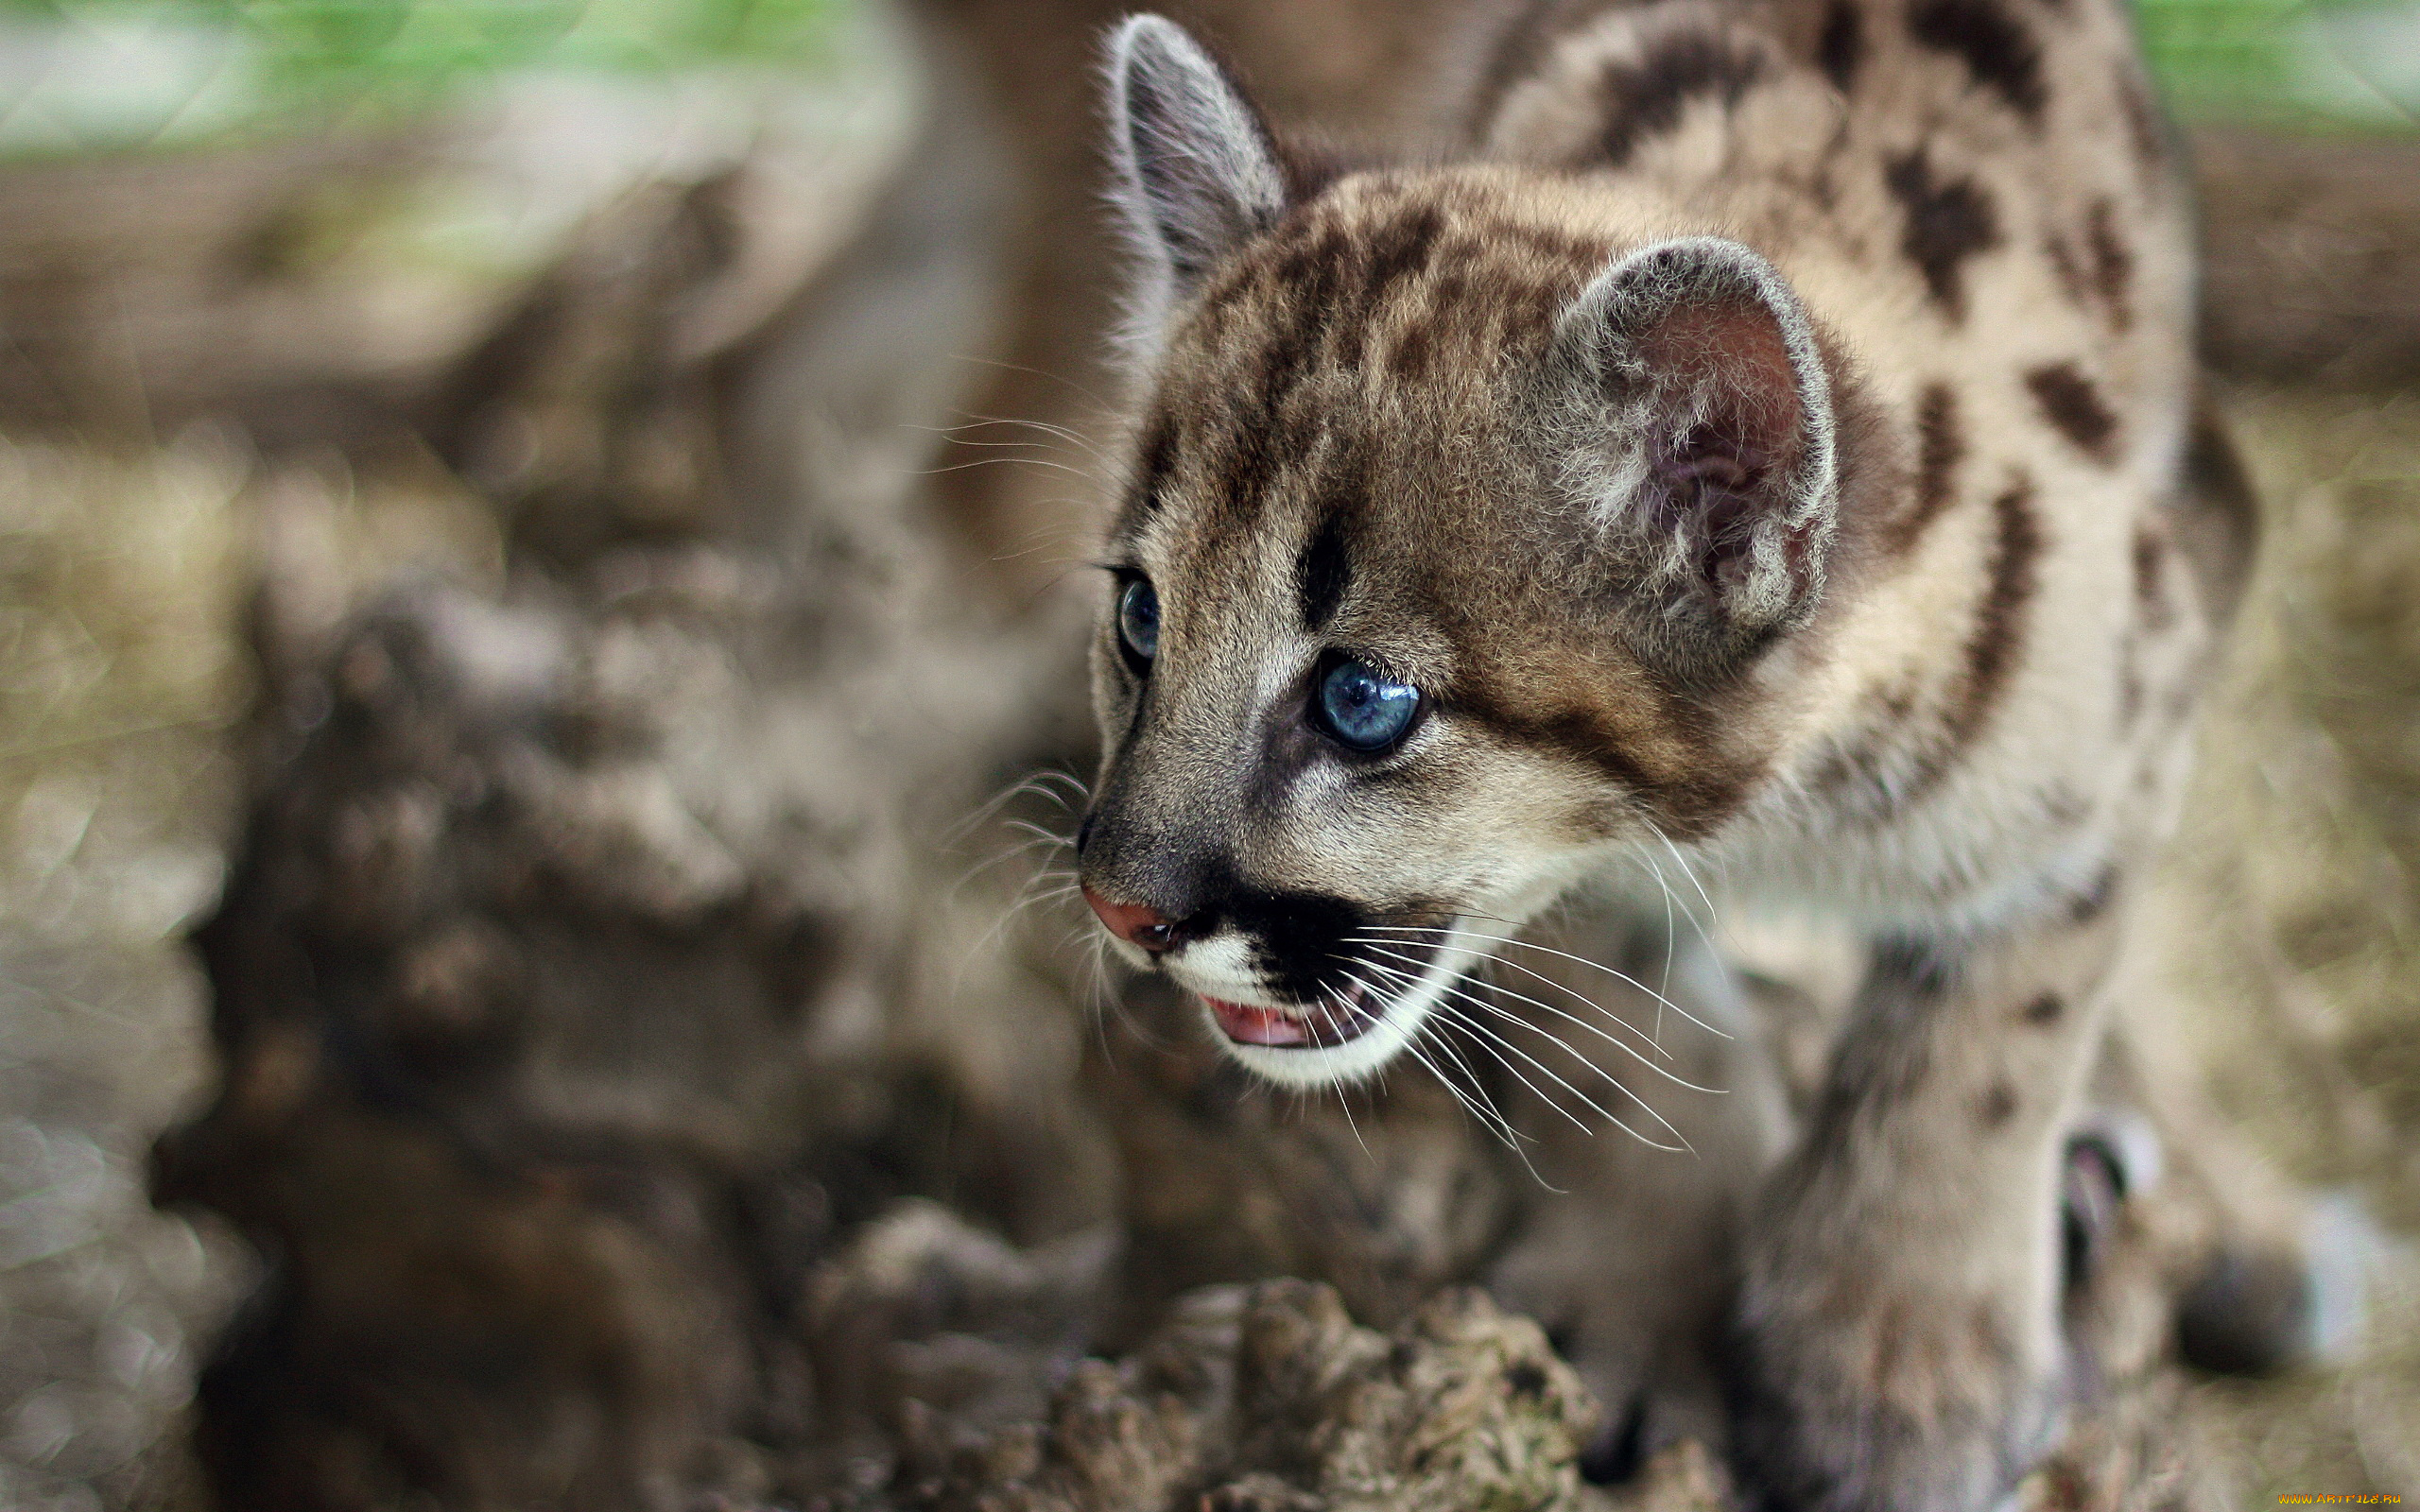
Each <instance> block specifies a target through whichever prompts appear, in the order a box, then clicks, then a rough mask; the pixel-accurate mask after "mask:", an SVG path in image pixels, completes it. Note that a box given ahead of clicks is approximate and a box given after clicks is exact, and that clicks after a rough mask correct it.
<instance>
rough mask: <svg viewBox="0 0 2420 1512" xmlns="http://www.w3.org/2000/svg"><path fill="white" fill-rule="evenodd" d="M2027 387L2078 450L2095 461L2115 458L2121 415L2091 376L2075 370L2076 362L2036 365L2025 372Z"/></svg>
mask: <svg viewBox="0 0 2420 1512" xmlns="http://www.w3.org/2000/svg"><path fill="white" fill-rule="evenodd" d="M2025 387H2027V388H2028V389H2030V390H2031V391H2032V394H2033V402H2034V404H2038V405H2040V406H2041V409H2042V418H2043V419H2044V420H2047V421H2049V422H2050V423H2051V425H2052V426H2053V427H2054V428H2056V429H2057V431H2058V433H2059V434H2060V435H2062V436H2064V437H2066V438H2067V439H2068V440H2070V441H2072V442H2074V443H2075V447H2076V450H2078V451H2080V452H2082V453H2083V454H2084V455H2086V456H2089V457H2091V458H2092V459H2093V460H2094V461H2096V462H2110V461H2114V460H2116V458H2117V455H2118V446H2117V440H2118V417H2117V416H2115V415H2113V414H2111V413H2110V412H2109V406H2108V404H2105V403H2104V402H2103V401H2102V400H2101V397H2100V389H2098V388H2096V387H2093V384H2092V380H2091V379H2089V378H2086V377H2085V376H2084V375H2083V374H2082V373H2080V372H2078V371H2076V368H2075V364H2073V363H2071V362H2054V363H2051V364H2049V365H2048V366H2047V367H2042V368H2036V369H2033V370H2032V371H2031V372H2029V373H2027V374H2026V375H2025Z"/></svg>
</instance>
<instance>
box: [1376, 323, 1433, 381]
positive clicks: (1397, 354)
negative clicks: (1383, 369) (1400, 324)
mask: <svg viewBox="0 0 2420 1512" xmlns="http://www.w3.org/2000/svg"><path fill="white" fill-rule="evenodd" d="M1435 351H1436V340H1435V338H1434V337H1433V336H1431V335H1429V331H1428V323H1427V322H1426V321H1425V320H1424V321H1421V322H1419V323H1418V324H1416V325H1414V326H1412V327H1411V329H1410V330H1409V331H1406V332H1405V333H1404V334H1403V339H1401V340H1399V341H1397V342H1396V343H1395V350H1394V354H1393V355H1392V357H1390V358H1388V359H1387V370H1388V371H1390V372H1392V374H1394V376H1395V377H1397V378H1399V379H1401V380H1403V381H1404V382H1406V383H1418V382H1419V381H1420V380H1422V379H1423V378H1426V377H1427V376H1428V359H1429V357H1430V356H1431V355H1432V354H1433V353H1434V352H1435Z"/></svg>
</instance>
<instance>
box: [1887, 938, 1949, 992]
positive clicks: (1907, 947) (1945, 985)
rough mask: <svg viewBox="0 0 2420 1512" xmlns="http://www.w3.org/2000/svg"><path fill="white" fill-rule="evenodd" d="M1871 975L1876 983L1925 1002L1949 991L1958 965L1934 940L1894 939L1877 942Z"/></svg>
mask: <svg viewBox="0 0 2420 1512" xmlns="http://www.w3.org/2000/svg"><path fill="white" fill-rule="evenodd" d="M1868 974H1869V975H1870V976H1871V977H1872V978H1873V980H1874V981H1875V982H1876V983H1882V984H1889V985H1892V986H1895V987H1899V988H1906V989H1907V990H1909V991H1910V992H1912V993H1914V994H1915V995H1916V996H1918V997H1922V998H1937V997H1940V996H1941V995H1942V994H1944V993H1945V992H1947V991H1948V990H1949V987H1950V983H1951V981H1952V980H1953V979H1954V978H1955V977H1956V975H1957V968H1956V963H1955V962H1954V961H1953V960H1952V959H1951V958H1950V957H1949V956H1948V955H1946V954H1944V953H1943V952H1942V949H1941V947H1940V945H1939V944H1938V943H1937V942H1935V941H1932V940H1928V939H1918V938H1914V937H1912V936H1901V935H1893V936H1885V937H1884V938H1881V939H1878V940H1876V941H1875V943H1874V962H1873V965H1872V967H1871V968H1870V969H1869V971H1868Z"/></svg>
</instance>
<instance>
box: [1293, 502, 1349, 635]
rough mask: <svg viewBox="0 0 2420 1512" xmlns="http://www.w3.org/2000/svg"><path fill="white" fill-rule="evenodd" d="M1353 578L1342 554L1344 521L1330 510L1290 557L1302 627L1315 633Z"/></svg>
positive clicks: (1331, 616)
mask: <svg viewBox="0 0 2420 1512" xmlns="http://www.w3.org/2000/svg"><path fill="white" fill-rule="evenodd" d="M1352 580H1353V562H1352V559H1351V558H1350V557H1348V556H1347V555H1346V553H1345V548H1344V522H1343V521H1342V520H1341V519H1340V518H1339V517H1338V516H1337V514H1336V513H1335V512H1334V511H1332V510H1330V511H1324V512H1322V514H1321V516H1320V520H1319V524H1317V525H1316V526H1314V527H1313V528H1312V530H1311V536H1310V539H1309V540H1308V541H1304V542H1303V550H1302V554H1301V555H1300V556H1299V557H1297V558H1295V559H1294V592H1295V593H1296V594H1297V595H1299V596H1300V598H1301V599H1302V603H1303V628H1304V629H1305V630H1308V631H1309V632H1310V633H1311V634H1313V635H1317V634H1319V633H1320V632H1321V631H1322V630H1324V629H1326V628H1327V624H1328V621H1330V620H1332V619H1334V618H1336V610H1337V606H1338V605H1340V604H1341V603H1343V602H1344V592H1345V590H1346V588H1348V587H1349V586H1351V583H1352Z"/></svg>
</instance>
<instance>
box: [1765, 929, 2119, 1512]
mask: <svg viewBox="0 0 2420 1512" xmlns="http://www.w3.org/2000/svg"><path fill="white" fill-rule="evenodd" d="M2116 912H2117V910H2114V909H2112V908H2110V907H2108V906H2107V899H2106V896H2105V895H2103V896H2102V897H2100V898H2097V899H2094V900H2091V901H2087V902H2079V903H2077V904H2076V905H2075V906H2073V907H2072V908H2070V909H2067V910H2064V911H2060V912H2057V913H2055V914H2053V915H2052V916H2050V917H2048V918H2045V919H2039V920H2036V921H2034V922H2033V924H2032V925H2031V927H2026V928H2019V929H2013V930H2010V931H2007V932H2005V933H2002V934H2000V935H1997V936H1989V937H1979V938H1962V939H1954V938H1937V939H1932V940H1925V941H1899V942H1893V943H1888V944H1885V945H1882V946H1880V947H1878V948H1877V949H1876V952H1875V954H1874V961H1873V965H1872V966H1871V968H1870V970H1869V972H1868V975H1867V977H1866V979H1865V981H1864V983H1863V985H1862V986H1861V987H1860V988H1859V989H1858V996H1857V1001H1856V1003H1855V1005H1853V1007H1852V1008H1851V1011H1850V1016H1849V1022H1848V1026H1847V1028H1846V1030H1845V1032H1844V1034H1843V1037H1842V1039H1841V1042H1840V1044H1839V1046H1838V1048H1837V1049H1836V1051H1835V1053H1834V1056H1833V1059H1832V1064H1831V1068H1830V1072H1829V1074H1828V1078H1827V1081H1826V1084H1825V1086H1824V1090H1823V1091H1822V1093H1821V1094H1820V1095H1819V1097H1818V1098H1817V1101H1816V1105H1815V1107H1814V1108H1813V1110H1812V1113H1811V1115H1810V1117H1809V1119H1808V1123H1807V1128H1806V1134H1805V1136H1804V1138H1803V1139H1802V1140H1801V1142H1800V1143H1799V1146H1798V1147H1797V1149H1796V1150H1794V1151H1793V1152H1792V1153H1791V1154H1790V1156H1789V1157H1788V1158H1787V1159H1786V1160H1784V1161H1783V1162H1782V1164H1781V1165H1780V1167H1779V1168H1778V1169H1777V1170H1776V1171H1775V1172H1774V1174H1773V1177H1772V1180H1771V1182H1770V1183H1769V1185H1768V1186H1767V1188H1766V1191H1765V1193H1764V1194H1763V1197H1762V1199H1761V1202H1760V1204H1759V1208H1758V1211H1757V1212H1756V1214H1755V1217H1754V1218H1753V1219H1752V1220H1751V1224H1750V1228H1749V1230H1748V1234H1747V1237H1746V1240H1745V1244H1744V1246H1743V1247H1744V1249H1745V1265H1744V1274H1743V1277H1742V1283H1741V1292H1740V1297H1739V1300H1738V1303H1737V1309H1736V1312H1735V1314H1734V1319H1733V1329H1734V1336H1733V1341H1732V1347H1733V1351H1734V1353H1733V1360H1732V1364H1731V1367H1732V1371H1733V1379H1732V1391H1733V1405H1734V1412H1735V1422H1734V1427H1733V1432H1734V1435H1735V1438H1734V1444H1735V1453H1736V1455H1737V1460H1738V1462H1739V1466H1740V1469H1741V1470H1742V1473H1743V1478H1744V1479H1745V1481H1746V1482H1747V1484H1748V1486H1750V1487H1751V1488H1752V1490H1753V1491H1754V1493H1755V1494H1756V1495H1758V1496H1760V1497H1761V1498H1762V1500H1763V1502H1764V1503H1765V1504H1767V1505H1769V1506H1772V1507H1789V1508H1792V1509H1794V1512H1807V1509H1817V1508H1822V1509H1833V1508H1838V1509H1847V1508H1858V1509H1880V1508H1893V1509H1899V1508H1905V1509H1909V1512H1916V1509H1924V1512H1950V1509H1960V1508H1987V1507H1990V1506H1993V1505H1994V1504H1995V1503H1997V1502H1998V1501H1999V1500H2000V1498H2001V1497H2002V1496H2004V1495H2005V1494H2006V1493H2007V1491H2008V1490H2009V1489H2010V1488H2011V1487H2012V1486H2014V1484H2015V1483H2016V1481H2017V1480H2018V1479H2019V1478H2020V1477H2021V1476H2022V1475H2023V1474H2024V1472H2025V1470H2026V1469H2027V1468H2028V1467H2029V1466H2030V1465H2031V1463H2032V1462H2033V1460H2034V1459H2035V1458H2037V1457H2038V1456H2039V1454H2040V1453H2041V1452H2042V1451H2043V1450H2044V1449H2045V1448H2046V1447H2048V1444H2049V1443H2050V1442H2051V1440H2052V1438H2053V1437H2054V1435H2055V1434H2056V1431H2057V1427H2058V1423H2059V1419H2060V1415H2061V1408H2062V1404H2063V1399H2064V1396H2065V1394H2066V1379H2065V1373H2066V1350H2065V1349H2064V1346H2063V1340H2062V1332H2061V1327H2060V1292H2061V1280H2062V1263H2061V1247H2062V1246H2061V1232H2060V1206H2061V1204H2060V1196H2061V1183H2062V1180H2063V1178H2064V1176H2065V1172H2066V1141H2067V1136H2068V1133H2069V1131H2070V1129H2071V1128H2072V1126H2073V1125H2074V1123H2075V1120H2076V1114H2077V1108H2078V1104H2079V1101H2080V1094H2081V1092H2082V1090H2083V1084H2084V1081H2085V1078H2086V1076H2087V1074H2089V1072H2090V1070H2091V1067H2092V1064H2093V1060H2094V1057H2095V1054H2096V1052H2097V1051H2098V1049H2099V1047H2100V1038H2101V1022H2100V1021H2101V1010H2100V998H2101V996H2102V994H2101V992H2100V987H2101V985H2102V980H2103V978H2104V976H2105V974H2106V973H2107V971H2108V968H2109V965H2110V962H2111V958H2112V955H2113V944H2114V940H2115V935H2116V921H2115V919H2114V917H2113V916H2114V914H2115V913H2116Z"/></svg>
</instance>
